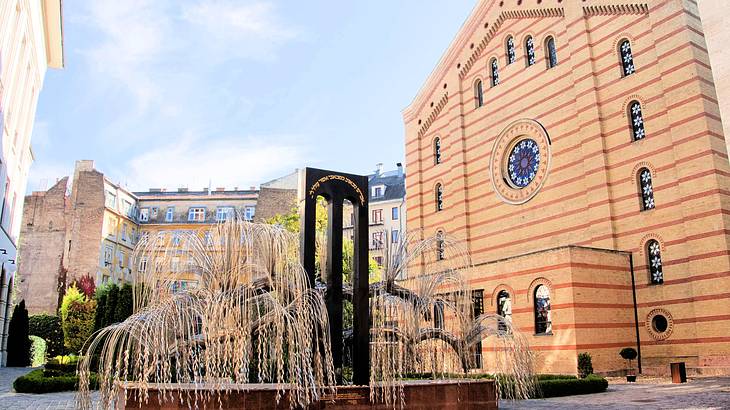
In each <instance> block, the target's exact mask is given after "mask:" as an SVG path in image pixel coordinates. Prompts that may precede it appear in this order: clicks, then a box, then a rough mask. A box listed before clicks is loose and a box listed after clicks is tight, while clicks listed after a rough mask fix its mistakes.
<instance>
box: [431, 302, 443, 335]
mask: <svg viewBox="0 0 730 410" xmlns="http://www.w3.org/2000/svg"><path fill="white" fill-rule="evenodd" d="M433 327H434V328H436V329H443V328H444V301H443V300H441V299H438V300H436V303H434V305H433Z"/></svg>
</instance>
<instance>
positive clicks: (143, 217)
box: [139, 208, 150, 222]
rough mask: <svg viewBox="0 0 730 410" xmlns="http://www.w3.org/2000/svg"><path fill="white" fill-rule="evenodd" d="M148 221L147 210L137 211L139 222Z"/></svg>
mask: <svg viewBox="0 0 730 410" xmlns="http://www.w3.org/2000/svg"><path fill="white" fill-rule="evenodd" d="M149 220H150V210H149V208H142V209H140V210H139V221H140V222H147V221H149Z"/></svg>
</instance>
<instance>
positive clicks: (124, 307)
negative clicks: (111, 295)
mask: <svg viewBox="0 0 730 410" xmlns="http://www.w3.org/2000/svg"><path fill="white" fill-rule="evenodd" d="M131 315H132V285H130V284H129V283H125V284H124V286H122V287H121V288H120V289H119V295H118V297H117V305H116V306H115V308H114V323H120V322H124V321H125V320H126V319H127V318H128V317H129V316H131ZM108 325H109V324H107V326H108Z"/></svg>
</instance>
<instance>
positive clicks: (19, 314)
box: [7, 300, 31, 367]
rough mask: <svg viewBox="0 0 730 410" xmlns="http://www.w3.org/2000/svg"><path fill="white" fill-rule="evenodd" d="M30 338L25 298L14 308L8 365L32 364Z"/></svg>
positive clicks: (9, 337) (8, 348)
mask: <svg viewBox="0 0 730 410" xmlns="http://www.w3.org/2000/svg"><path fill="white" fill-rule="evenodd" d="M30 346H31V342H30V338H28V310H27V309H26V308H25V300H21V301H20V303H19V304H17V305H16V306H15V308H14V309H13V317H12V318H11V319H10V326H9V328H8V347H7V352H8V359H7V366H8V367H26V366H30Z"/></svg>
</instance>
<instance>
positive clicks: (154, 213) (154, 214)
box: [149, 206, 159, 218]
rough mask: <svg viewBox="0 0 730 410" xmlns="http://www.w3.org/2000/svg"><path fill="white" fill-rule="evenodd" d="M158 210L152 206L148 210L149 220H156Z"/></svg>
mask: <svg viewBox="0 0 730 410" xmlns="http://www.w3.org/2000/svg"><path fill="white" fill-rule="evenodd" d="M158 209H159V208H157V207H156V206H153V207H151V208H150V213H149V217H150V218H157V210H158Z"/></svg>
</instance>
